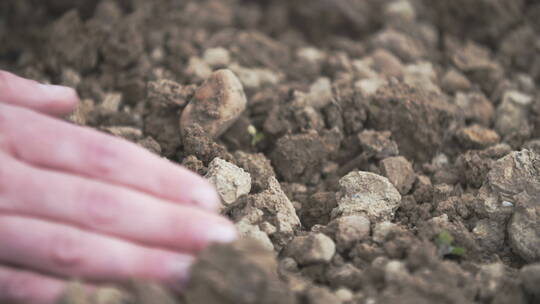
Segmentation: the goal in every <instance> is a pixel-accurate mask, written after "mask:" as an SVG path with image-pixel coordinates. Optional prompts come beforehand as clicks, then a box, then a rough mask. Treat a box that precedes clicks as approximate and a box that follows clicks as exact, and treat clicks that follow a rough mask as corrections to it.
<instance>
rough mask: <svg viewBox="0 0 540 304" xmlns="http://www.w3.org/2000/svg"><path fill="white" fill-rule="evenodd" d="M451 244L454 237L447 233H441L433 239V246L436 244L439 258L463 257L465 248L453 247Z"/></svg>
mask: <svg viewBox="0 0 540 304" xmlns="http://www.w3.org/2000/svg"><path fill="white" fill-rule="evenodd" d="M453 243H454V237H453V236H452V235H451V234H450V233H449V232H448V231H442V232H441V233H439V234H438V235H437V238H436V239H435V244H437V248H438V250H437V252H438V253H439V255H440V256H443V257H444V256H448V255H453V256H458V257H461V256H463V255H464V254H465V248H463V247H457V246H454V245H453Z"/></svg>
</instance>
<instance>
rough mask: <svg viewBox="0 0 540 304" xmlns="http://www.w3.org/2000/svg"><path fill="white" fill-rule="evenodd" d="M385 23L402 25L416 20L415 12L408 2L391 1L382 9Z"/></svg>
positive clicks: (407, 0)
mask: <svg viewBox="0 0 540 304" xmlns="http://www.w3.org/2000/svg"><path fill="white" fill-rule="evenodd" d="M384 17H385V21H386V23H387V24H388V23H395V24H402V23H407V22H413V21H414V20H415V19H416V10H415V8H414V6H413V5H412V4H411V2H410V1H409V0H397V1H392V2H390V3H388V4H386V5H385V7H384Z"/></svg>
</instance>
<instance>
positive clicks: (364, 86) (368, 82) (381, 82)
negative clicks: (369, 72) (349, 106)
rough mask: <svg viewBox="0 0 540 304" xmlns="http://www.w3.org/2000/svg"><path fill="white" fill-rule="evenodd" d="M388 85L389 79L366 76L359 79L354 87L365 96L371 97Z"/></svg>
mask: <svg viewBox="0 0 540 304" xmlns="http://www.w3.org/2000/svg"><path fill="white" fill-rule="evenodd" d="M386 85H388V80H386V79H385V78H381V77H374V78H366V79H361V80H358V81H357V82H356V83H355V84H354V87H355V89H356V90H357V91H358V92H359V93H360V94H362V96H364V97H371V96H373V95H375V93H377V90H378V89H379V88H381V87H384V86H386Z"/></svg>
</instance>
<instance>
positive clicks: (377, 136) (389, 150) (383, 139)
mask: <svg viewBox="0 0 540 304" xmlns="http://www.w3.org/2000/svg"><path fill="white" fill-rule="evenodd" d="M391 138H392V133H391V132H388V131H373V130H365V131H362V133H360V134H358V140H359V142H360V145H361V146H362V149H363V150H364V151H365V152H367V153H369V154H372V155H374V156H375V157H376V158H378V159H382V158H386V157H390V156H396V155H398V154H399V149H398V146H397V144H396V142H395V141H393V140H392V139H391Z"/></svg>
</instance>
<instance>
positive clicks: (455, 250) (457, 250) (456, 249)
mask: <svg viewBox="0 0 540 304" xmlns="http://www.w3.org/2000/svg"><path fill="white" fill-rule="evenodd" d="M450 254H453V255H457V256H463V255H464V254H465V248H463V247H452V250H450Z"/></svg>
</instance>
